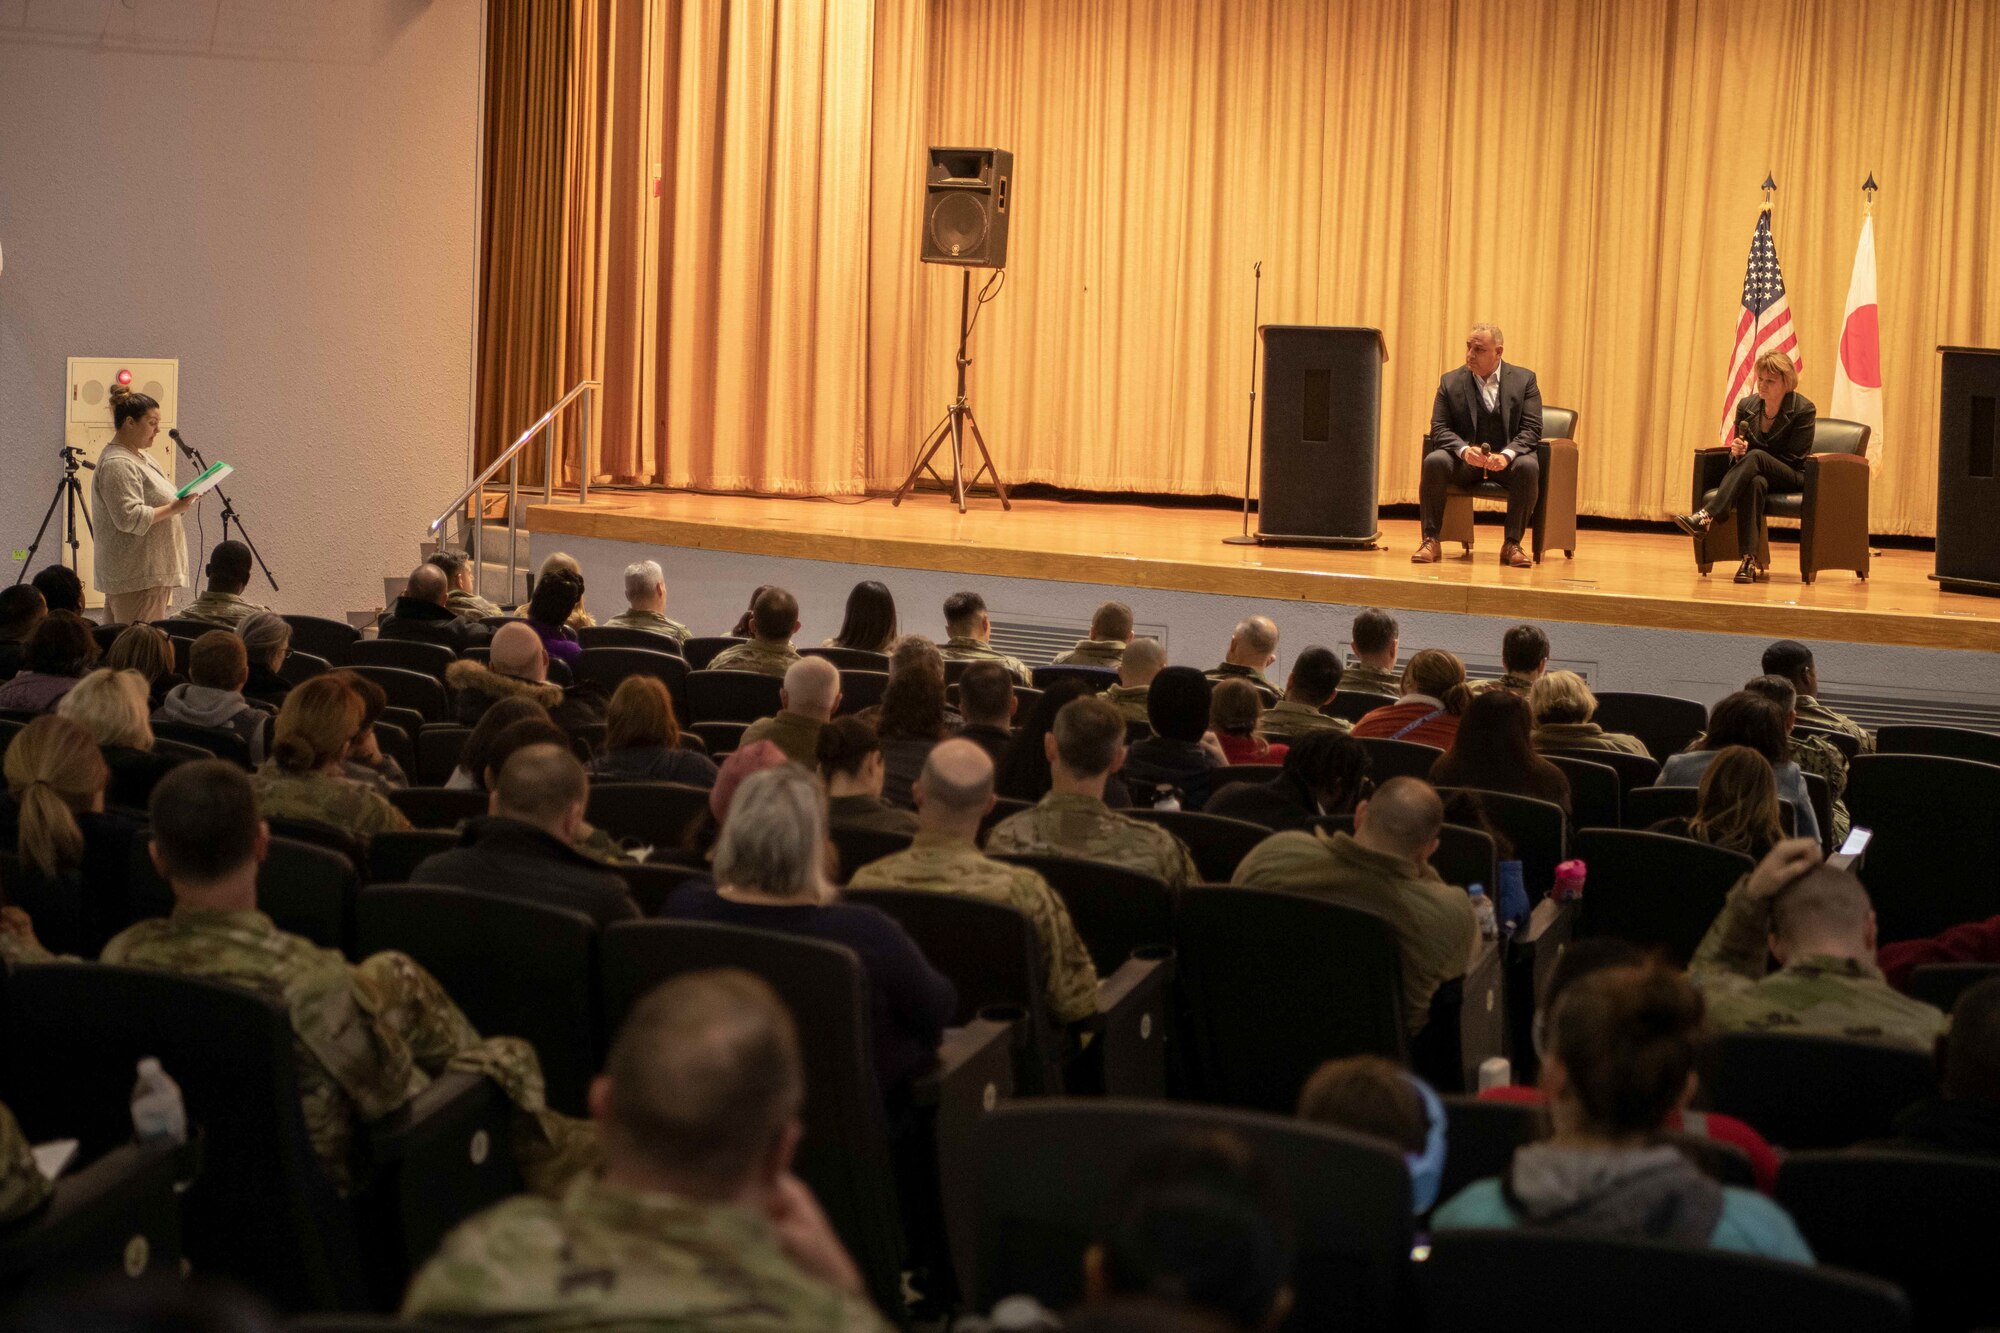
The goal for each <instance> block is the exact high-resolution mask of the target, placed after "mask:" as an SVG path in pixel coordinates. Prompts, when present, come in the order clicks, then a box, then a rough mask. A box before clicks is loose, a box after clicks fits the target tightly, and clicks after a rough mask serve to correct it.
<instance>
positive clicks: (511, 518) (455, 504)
mask: <svg viewBox="0 0 2000 1333" xmlns="http://www.w3.org/2000/svg"><path fill="white" fill-rule="evenodd" d="M603 388H604V385H603V382H602V381H600V380H580V381H578V383H577V384H576V386H575V387H574V388H572V389H571V390H570V391H569V392H568V393H566V394H564V395H563V396H562V397H561V398H559V399H557V400H556V403H555V406H553V407H551V408H550V409H549V410H548V411H546V412H544V413H542V415H541V416H540V417H539V418H537V419H536V421H535V424H534V425H532V426H530V427H528V428H527V429H526V430H525V431H522V432H521V434H520V437H519V438H517V439H516V440H515V441H514V442H513V443H512V444H510V445H508V446H507V447H506V448H505V449H503V450H502V451H501V452H500V454H499V456H498V457H496V458H495V459H494V460H493V461H492V462H491V463H488V464H487V465H486V470H485V471H483V472H481V473H480V474H479V475H478V476H477V477H475V478H474V479H473V481H472V483H471V484H470V485H468V486H467V487H466V488H465V489H464V490H463V491H461V492H459V496H458V498H457V499H456V500H453V501H452V502H451V504H450V505H449V506H448V507H447V508H446V509H445V511H444V512H443V513H441V514H439V515H438V516H437V517H436V518H434V519H432V520H431V522H430V526H429V527H428V528H426V529H425V531H426V532H427V533H428V534H429V535H430V536H432V537H437V536H438V535H439V534H440V533H441V532H442V531H443V529H444V525H445V524H446V523H448V522H450V521H451V518H452V515H454V514H458V515H461V516H462V515H463V514H464V513H465V503H466V501H468V500H471V499H473V497H474V496H479V497H481V499H480V500H479V502H478V503H477V505H476V510H475V512H474V514H473V516H472V540H471V542H470V543H469V546H470V548H471V555H472V568H473V581H474V583H475V585H476V586H478V587H479V588H480V591H481V593H482V595H483V594H484V591H485V586H484V585H485V582H486V564H485V558H484V557H485V549H484V548H485V542H484V540H483V535H484V532H485V528H486V505H485V502H484V496H485V492H486V486H487V483H488V482H490V481H492V480H493V478H494V477H496V476H498V475H499V472H500V469H501V468H503V467H504V468H506V469H507V593H506V594H504V596H511V595H512V594H513V591H514V571H515V570H516V569H517V568H519V563H520V559H519V558H520V536H519V534H520V498H521V466H520V458H521V451H522V450H523V449H525V448H527V447H528V445H529V444H530V443H532V442H533V440H534V438H535V437H536V436H537V435H541V434H543V433H544V432H547V435H546V442H545V443H544V445H543V451H542V502H543V503H544V504H547V503H549V502H550V501H552V500H553V499H554V498H555V475H556V458H555V450H556V437H555V432H554V431H552V430H550V429H549V427H550V426H552V425H553V424H554V423H555V419H556V418H557V417H559V416H561V415H562V413H563V410H564V409H565V408H567V407H568V406H569V405H570V404H571V403H574V402H577V401H578V400H579V399H581V400H582V404H583V406H582V412H583V431H582V436H583V444H582V446H581V448H580V449H579V451H578V454H579V456H578V459H577V468H576V499H577V503H578V504H583V503H585V502H587V501H588V500H589V499H590V426H591V415H592V414H591V409H592V408H593V407H594V406H595V403H596V396H597V394H598V393H600V392H601V391H602V390H603Z"/></svg>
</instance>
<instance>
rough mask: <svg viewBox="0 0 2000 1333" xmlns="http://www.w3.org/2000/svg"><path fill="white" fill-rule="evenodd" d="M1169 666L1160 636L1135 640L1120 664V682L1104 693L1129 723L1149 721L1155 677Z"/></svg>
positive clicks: (1127, 648)
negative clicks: (1149, 695)
mask: <svg viewBox="0 0 2000 1333" xmlns="http://www.w3.org/2000/svg"><path fill="white" fill-rule="evenodd" d="M1166 665H1167V650H1166V649H1165V648H1162V647H1161V646H1160V641H1159V640H1158V639H1134V640H1132V642H1131V643H1130V644H1129V645H1127V646H1126V649H1125V655H1124V657H1123V658H1122V659H1121V660H1120V661H1119V663H1118V683H1117V684H1116V685H1113V686H1112V687H1111V688H1110V689H1108V690H1106V691H1105V692H1104V697H1105V698H1106V699H1108V700H1110V701H1111V704H1112V706H1114V707H1115V708H1117V710H1118V711H1119V713H1120V714H1122V715H1123V716H1124V718H1125V720H1126V721H1127V722H1144V721H1145V720H1146V693H1147V691H1148V690H1150V689H1152V687H1153V677H1155V676H1157V675H1159V674H1160V672H1161V671H1162V670H1164V669H1165V668H1166Z"/></svg>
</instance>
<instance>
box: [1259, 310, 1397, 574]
mask: <svg viewBox="0 0 2000 1333" xmlns="http://www.w3.org/2000/svg"><path fill="white" fill-rule="evenodd" d="M1257 334H1258V336H1259V337H1260V338H1261V339H1262V340H1263V344H1264V465H1263V468H1262V469H1261V471H1260V473H1259V475H1260V476H1261V477H1262V479H1263V480H1262V484H1261V485H1260V487H1259V489H1258V501H1257V540H1258V541H1259V542H1265V543H1272V544H1291V545H1306V546H1352V547H1360V548H1363V549H1366V548H1370V547H1373V546H1374V545H1375V542H1376V539H1377V538H1378V537H1380V536H1381V527H1380V525H1379V523H1378V522H1377V506H1376V503H1375V482H1376V475H1377V460H1376V455H1377V446H1378V443H1379V440H1380V436H1381V429H1382V365H1383V363H1384V362H1386V361H1387V360H1388V359H1389V346H1388V344H1387V343H1386V342H1384V341H1383V340H1382V331H1381V330H1380V329H1360V328H1328V327H1324V326H1320V325H1309V324H1266V325H1264V326H1263V327H1262V328H1260V329H1258V330H1257Z"/></svg>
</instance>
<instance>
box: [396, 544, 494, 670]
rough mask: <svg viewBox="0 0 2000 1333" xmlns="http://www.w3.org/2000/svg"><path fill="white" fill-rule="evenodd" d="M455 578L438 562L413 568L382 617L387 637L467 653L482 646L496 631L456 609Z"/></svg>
mask: <svg viewBox="0 0 2000 1333" xmlns="http://www.w3.org/2000/svg"><path fill="white" fill-rule="evenodd" d="M450 597H451V581H450V580H449V579H447V578H446V577H445V573H444V571H443V570H442V569H439V568H438V567H437V566H436V565H432V564H422V565H418V566H417V567H416V568H415V569H413V570H411V571H410V578H409V581H408V582H407V583H405V584H404V585H403V595H402V596H401V597H398V598H397V599H396V604H395V605H394V606H392V607H390V608H389V613H388V614H387V615H385V616H383V617H382V623H381V626H380V627H379V629H378V631H377V632H378V633H379V634H380V635H381V637H383V638H385V639H401V640H404V641H406V642H410V643H435V644H439V645H441V646H443V647H446V648H449V649H451V651H452V652H454V653H463V652H464V651H465V650H466V649H468V648H478V647H481V646H483V645H484V644H486V643H487V642H488V641H489V640H490V639H491V638H492V637H493V634H492V631H491V630H489V629H488V628H487V627H486V626H484V625H482V624H480V623H479V622H478V621H476V620H467V619H465V618H464V617H462V616H459V615H456V614H454V613H453V611H452V609H451V604H450Z"/></svg>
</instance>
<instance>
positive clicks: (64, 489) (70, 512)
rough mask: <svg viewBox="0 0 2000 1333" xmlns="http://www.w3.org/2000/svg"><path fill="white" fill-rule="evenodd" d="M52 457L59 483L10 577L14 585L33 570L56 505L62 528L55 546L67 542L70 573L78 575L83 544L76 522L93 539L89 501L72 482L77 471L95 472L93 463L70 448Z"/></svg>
mask: <svg viewBox="0 0 2000 1333" xmlns="http://www.w3.org/2000/svg"><path fill="white" fill-rule="evenodd" d="M56 456H57V457H58V458H60V459H62V465H63V474H62V480H60V481H58V482H57V483H56V493H55V494H54V495H52V496H50V497H49V507H48V510H47V512H45V513H44V514H43V515H42V526H40V527H39V528H36V529H35V539H34V540H33V541H31V542H29V543H28V558H27V559H26V560H23V561H22V562H21V572H20V573H18V574H16V575H15V576H14V582H15V583H16V584H17V585H18V584H19V583H20V582H21V581H22V580H23V579H25V578H27V577H28V571H29V570H31V569H33V568H34V567H35V552H36V551H39V550H40V549H41V547H42V538H43V537H45V536H47V535H48V531H49V523H50V521H51V520H52V519H54V518H55V516H56V506H57V505H62V506H63V526H62V532H61V533H60V534H59V535H58V537H57V541H56V545H57V546H58V547H59V548H60V547H61V545H62V544H63V543H64V542H68V543H69V567H70V569H71V570H73V571H75V572H77V573H81V572H82V568H81V563H80V562H81V559H82V557H81V556H80V555H79V553H78V552H79V548H81V547H82V545H83V543H82V541H81V540H80V539H79V538H78V537H77V535H76V521H77V520H78V519H79V518H81V519H82V520H83V526H84V530H85V531H86V532H88V533H90V535H91V539H92V540H95V539H96V537H97V529H95V528H93V527H91V526H90V502H89V501H87V500H85V499H84V497H83V483H81V482H79V481H78V480H77V479H76V474H77V471H78V469H80V468H89V469H90V470H91V471H93V472H95V471H96V470H97V464H95V463H87V462H85V461H84V458H83V450H81V449H78V448H76V447H74V446H73V445H67V444H66V445H64V446H63V447H62V448H61V449H59V450H57V451H56ZM56 563H57V564H61V563H62V560H61V556H60V551H58V557H57V560H56Z"/></svg>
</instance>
